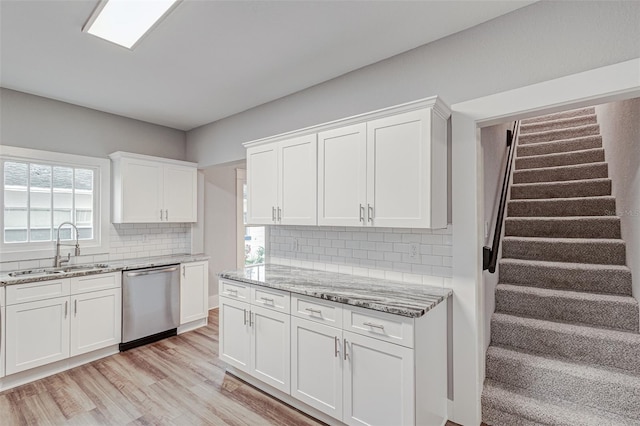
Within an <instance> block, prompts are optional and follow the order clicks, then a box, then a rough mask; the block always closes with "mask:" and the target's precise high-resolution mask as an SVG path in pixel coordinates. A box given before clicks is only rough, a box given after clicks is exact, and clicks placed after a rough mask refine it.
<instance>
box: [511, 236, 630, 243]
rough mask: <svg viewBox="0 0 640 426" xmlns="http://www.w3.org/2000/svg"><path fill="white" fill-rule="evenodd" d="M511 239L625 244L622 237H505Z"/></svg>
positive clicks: (542, 241) (540, 241) (543, 241)
mask: <svg viewBox="0 0 640 426" xmlns="http://www.w3.org/2000/svg"><path fill="white" fill-rule="evenodd" d="M504 240H510V241H523V242H539V243H575V244H598V243H601V244H620V245H624V240H623V239H621V238H563V237H561V238H558V237H520V236H512V235H507V236H505V237H504V238H503V241H504Z"/></svg>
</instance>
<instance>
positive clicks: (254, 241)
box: [242, 183, 266, 266]
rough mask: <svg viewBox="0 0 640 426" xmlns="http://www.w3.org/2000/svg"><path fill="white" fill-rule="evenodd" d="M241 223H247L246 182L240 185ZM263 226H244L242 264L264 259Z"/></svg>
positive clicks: (252, 263) (258, 261) (259, 261)
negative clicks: (241, 199) (241, 200)
mask: <svg viewBox="0 0 640 426" xmlns="http://www.w3.org/2000/svg"><path fill="white" fill-rule="evenodd" d="M242 198H243V203H242V205H243V216H242V217H243V223H245V224H246V223H247V184H246V183H245V184H244V185H243V186H242ZM265 247H266V246H265V227H264V226H245V227H244V264H245V266H250V265H259V264H262V263H264V259H265Z"/></svg>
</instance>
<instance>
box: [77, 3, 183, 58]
mask: <svg viewBox="0 0 640 426" xmlns="http://www.w3.org/2000/svg"><path fill="white" fill-rule="evenodd" d="M178 1H179V0H102V1H101V2H100V3H99V4H98V7H97V8H96V10H95V11H94V12H93V13H92V14H91V17H90V18H89V21H88V22H87V24H86V25H85V27H84V28H83V29H82V30H83V31H84V32H87V33H89V34H92V35H94V36H96V37H100V38H102V39H105V40H108V41H110V42H112V43H115V44H118V45H120V46H124V47H126V48H127V49H132V48H133V47H134V46H135V44H136V43H137V42H138V41H139V40H140V38H142V36H144V35H145V34H146V33H147V32H148V31H149V30H150V29H151V28H153V26H154V25H156V23H157V22H159V21H160V19H161V18H163V17H164V16H165V15H167V14H168V12H169V11H170V10H171V9H172V8H173V7H174V6H175V5H176V4H177V3H178Z"/></svg>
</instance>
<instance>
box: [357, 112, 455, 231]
mask: <svg viewBox="0 0 640 426" xmlns="http://www.w3.org/2000/svg"><path fill="white" fill-rule="evenodd" d="M429 129H430V113H429V110H420V111H411V112H408V113H404V114H399V115H396V116H392V117H386V118H381V119H379V120H374V121H371V122H369V123H367V203H368V206H367V220H368V222H369V223H370V224H372V225H373V226H385V227H391V226H393V227H406V228H420V227H429V226H431V223H430V222H431V221H430V207H431V206H430V200H431V193H430V189H431V182H430V166H431V150H430V132H429ZM445 143H446V141H445ZM445 149H446V145H445ZM444 163H445V165H444V167H446V156H445V158H444ZM439 184H440V185H442V186H443V187H444V188H446V185H447V183H446V180H445V181H443V182H440V183H439ZM445 206H446V200H445ZM445 226H446V224H445Z"/></svg>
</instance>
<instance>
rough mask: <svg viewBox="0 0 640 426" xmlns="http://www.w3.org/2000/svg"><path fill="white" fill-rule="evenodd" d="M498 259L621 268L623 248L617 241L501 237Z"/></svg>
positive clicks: (603, 239) (624, 251) (621, 241)
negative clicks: (500, 250)
mask: <svg viewBox="0 0 640 426" xmlns="http://www.w3.org/2000/svg"><path fill="white" fill-rule="evenodd" d="M502 257H503V258H505V259H526V260H542V261H549V262H554V261H555V262H572V263H593V264H600V265H624V264H625V263H626V249H625V243H624V241H623V240H621V239H605V238H541V237H504V238H503V239H502Z"/></svg>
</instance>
